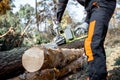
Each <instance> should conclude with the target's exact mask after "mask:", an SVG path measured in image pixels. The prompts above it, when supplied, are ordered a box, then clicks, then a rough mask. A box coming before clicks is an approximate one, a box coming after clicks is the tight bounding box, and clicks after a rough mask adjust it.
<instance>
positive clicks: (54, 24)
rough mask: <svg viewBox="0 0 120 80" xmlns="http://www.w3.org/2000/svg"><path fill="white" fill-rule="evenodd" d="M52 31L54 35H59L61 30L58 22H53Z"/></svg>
mask: <svg viewBox="0 0 120 80" xmlns="http://www.w3.org/2000/svg"><path fill="white" fill-rule="evenodd" d="M53 30H54V31H55V33H56V35H58V34H59V31H60V30H61V25H60V23H59V22H58V21H55V22H53Z"/></svg>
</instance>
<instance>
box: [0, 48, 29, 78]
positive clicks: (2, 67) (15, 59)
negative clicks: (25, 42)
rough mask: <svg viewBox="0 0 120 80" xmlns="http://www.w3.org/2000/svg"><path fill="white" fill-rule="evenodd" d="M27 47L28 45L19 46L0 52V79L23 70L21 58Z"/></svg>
mask: <svg viewBox="0 0 120 80" xmlns="http://www.w3.org/2000/svg"><path fill="white" fill-rule="evenodd" d="M27 49H28V47H21V48H15V49H12V50H10V51H3V52H0V80H4V79H6V78H10V77H12V76H16V75H19V73H22V72H24V71H25V69H24V68H23V66H22V61H21V59H22V54H23V53H24V51H25V50H27Z"/></svg>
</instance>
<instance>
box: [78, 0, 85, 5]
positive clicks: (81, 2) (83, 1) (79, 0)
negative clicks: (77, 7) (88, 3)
mask: <svg viewBox="0 0 120 80" xmlns="http://www.w3.org/2000/svg"><path fill="white" fill-rule="evenodd" d="M77 1H78V2H79V3H80V4H81V5H82V6H85V0H77Z"/></svg>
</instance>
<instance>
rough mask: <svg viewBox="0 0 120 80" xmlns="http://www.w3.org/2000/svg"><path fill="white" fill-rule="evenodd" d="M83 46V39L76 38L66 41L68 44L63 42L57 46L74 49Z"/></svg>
mask: <svg viewBox="0 0 120 80" xmlns="http://www.w3.org/2000/svg"><path fill="white" fill-rule="evenodd" d="M83 47H84V39H81V40H76V41H74V42H71V43H68V44H63V45H61V46H59V48H69V49H71V48H75V49H80V48H83Z"/></svg>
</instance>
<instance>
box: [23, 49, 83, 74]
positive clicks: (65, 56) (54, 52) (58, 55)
mask: <svg viewBox="0 0 120 80" xmlns="http://www.w3.org/2000/svg"><path fill="white" fill-rule="evenodd" d="M34 50H35V51H34ZM30 51H32V52H30ZM38 52H41V53H38ZM30 53H32V56H31V54H30ZM83 53H84V50H83V49H67V48H66V49H65V48H61V49H46V48H39V47H32V48H30V49H28V50H27V51H25V54H24V55H23V59H22V63H23V66H24V67H25V69H26V70H27V71H29V72H34V71H37V70H38V67H37V66H41V69H50V68H53V67H56V68H62V67H64V66H65V65H66V64H69V63H70V62H72V61H74V60H76V59H78V58H79V57H80V56H82V54H83ZM38 54H39V57H38ZM43 57H44V58H43ZM37 59H39V60H37ZM43 59H44V60H43ZM26 60H27V61H26ZM34 60H35V61H37V62H36V64H35V61H34ZM40 60H41V62H42V61H44V62H43V63H40ZM27 62H28V63H27ZM33 64H34V65H33ZM42 64H43V65H42ZM36 67H37V68H36ZM33 68H34V69H33ZM39 69H40V67H39Z"/></svg>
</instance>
